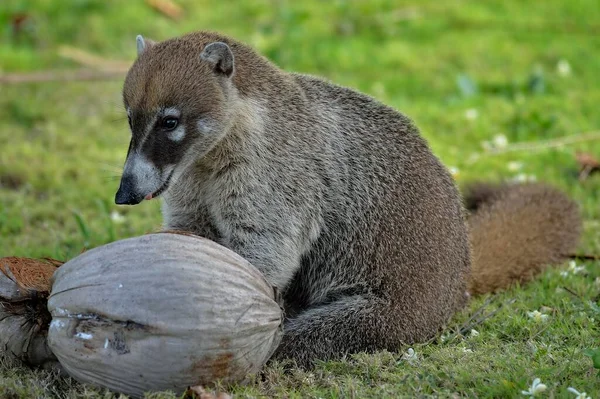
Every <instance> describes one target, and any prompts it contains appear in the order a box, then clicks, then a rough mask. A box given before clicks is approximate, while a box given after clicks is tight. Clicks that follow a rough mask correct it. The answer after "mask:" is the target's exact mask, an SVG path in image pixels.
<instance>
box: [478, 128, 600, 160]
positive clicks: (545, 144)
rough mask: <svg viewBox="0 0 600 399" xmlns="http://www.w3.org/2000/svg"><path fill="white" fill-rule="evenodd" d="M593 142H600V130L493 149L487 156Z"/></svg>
mask: <svg viewBox="0 0 600 399" xmlns="http://www.w3.org/2000/svg"><path fill="white" fill-rule="evenodd" d="M592 140H600V130H597V131H591V132H586V133H580V134H574V135H571V136H565V137H559V138H556V139H551V140H545V141H528V142H524V143H516V144H511V145H508V146H506V147H504V148H501V149H492V150H490V151H489V152H487V153H486V154H485V155H500V154H506V153H508V152H517V151H540V150H545V149H548V148H557V147H563V146H566V145H569V144H575V143H581V142H584V141H592Z"/></svg>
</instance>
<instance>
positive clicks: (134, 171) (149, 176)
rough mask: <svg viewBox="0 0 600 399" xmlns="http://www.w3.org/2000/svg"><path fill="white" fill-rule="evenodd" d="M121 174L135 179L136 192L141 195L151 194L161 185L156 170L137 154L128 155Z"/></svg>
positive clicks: (158, 172)
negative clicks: (129, 175)
mask: <svg viewBox="0 0 600 399" xmlns="http://www.w3.org/2000/svg"><path fill="white" fill-rule="evenodd" d="M123 173H124V174H131V175H133V176H134V177H135V185H136V191H137V192H138V193H141V194H143V195H148V194H152V193H153V192H155V191H156V190H158V189H159V188H160V186H161V184H162V181H161V179H160V171H159V170H158V168H157V167H156V166H154V164H153V163H152V162H150V161H149V160H148V159H147V158H146V157H145V156H143V155H141V154H138V153H137V152H134V153H131V154H129V157H128V158H127V161H126V162H125V169H124V171H123Z"/></svg>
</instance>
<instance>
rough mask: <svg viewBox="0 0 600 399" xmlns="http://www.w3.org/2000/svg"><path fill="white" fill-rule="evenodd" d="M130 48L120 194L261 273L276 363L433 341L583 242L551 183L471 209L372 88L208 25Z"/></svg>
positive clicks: (491, 197)
mask: <svg viewBox="0 0 600 399" xmlns="http://www.w3.org/2000/svg"><path fill="white" fill-rule="evenodd" d="M137 50H138V58H137V60H136V61H135V62H134V64H133V66H132V67H131V69H130V70H129V72H128V74H127V77H126V79H125V83H124V87H123V101H124V105H125V109H126V111H127V116H128V117H129V125H130V128H131V132H132V138H131V142H130V145H129V150H128V152H127V159H126V162H125V166H124V172H123V175H122V179H121V183H120V187H119V190H118V192H117V194H116V198H115V201H116V203H117V204H137V203H139V202H141V201H142V200H144V199H147V200H148V199H152V198H156V197H158V196H159V195H162V197H163V199H164V201H163V207H162V213H163V218H164V225H165V228H168V229H179V230H186V231H190V232H193V233H196V234H199V235H202V236H205V237H207V238H210V239H212V240H214V241H217V242H219V243H220V244H222V245H224V246H226V247H228V248H230V249H232V250H234V251H235V252H237V253H239V254H241V255H242V256H243V257H245V258H246V259H247V260H249V261H250V262H251V263H252V264H253V265H254V266H256V267H257V268H258V269H259V270H261V271H262V272H263V273H264V275H265V276H266V278H267V279H268V280H269V281H270V282H271V283H272V284H273V285H274V286H275V287H277V288H278V289H279V290H280V292H282V293H283V298H284V306H285V312H286V323H285V333H284V337H283V341H282V343H281V345H280V346H279V347H278V349H277V350H276V352H275V354H274V359H286V358H291V359H293V360H294V361H295V362H296V364H297V365H298V366H300V367H305V368H308V367H311V365H312V362H313V360H315V359H320V360H328V359H336V358H340V357H341V356H343V355H345V354H348V353H355V352H360V351H367V352H372V351H376V350H382V349H387V350H390V351H394V350H398V349H399V348H400V347H401V345H402V344H410V343H414V342H422V341H425V340H428V339H430V338H432V337H433V336H434V335H435V334H436V333H437V332H438V331H439V330H440V327H442V326H443V325H444V323H446V322H447V321H448V320H449V318H450V317H451V316H452V315H453V314H454V313H455V312H456V311H457V310H458V309H460V308H461V307H462V306H463V305H464V304H465V302H466V300H467V298H468V292H470V293H474V294H477V293H483V292H488V291H492V290H497V289H501V288H504V287H506V286H507V285H509V284H510V283H512V282H514V281H526V280H527V279H529V278H531V277H532V276H533V274H535V273H536V272H538V271H539V270H541V269H542V268H543V267H544V266H545V265H547V264H548V263H551V262H558V261H560V260H561V259H563V257H564V255H565V254H567V253H569V251H571V250H572V249H573V248H574V247H575V246H576V244H577V241H578V238H579V234H580V226H581V222H580V219H579V214H578V209H577V206H576V205H575V204H574V203H573V202H572V201H571V200H569V199H568V198H567V197H566V196H564V195H563V194H562V193H560V192H558V191H556V190H554V189H552V188H550V187H547V186H544V185H538V184H533V185H499V186H493V185H478V186H475V187H473V188H472V189H471V194H468V195H467V196H466V205H467V208H468V209H470V212H471V213H470V215H469V216H466V215H465V208H464V206H463V203H462V200H461V195H460V194H459V192H458V190H457V188H456V187H455V183H454V181H453V179H452V178H451V176H450V174H449V173H448V171H447V170H446V168H445V167H444V166H442V164H441V163H440V161H439V160H438V159H437V158H436V157H435V156H434V155H433V154H432V152H431V150H430V149H429V147H428V145H427V143H426V141H425V140H424V139H423V138H422V137H421V136H420V134H419V131H418V130H417V128H416V127H415V125H414V124H413V123H412V122H411V120H410V119H409V118H407V117H406V116H404V115H403V114H401V113H399V112H397V111H396V110H394V109H392V108H390V107H387V106H385V105H383V104H381V103H379V102H378V101H376V100H374V99H372V98H371V97H368V96H366V95H364V94H361V93H358V92H356V91H354V90H351V89H348V88H345V87H340V86H337V85H335V84H332V83H329V82H327V81H324V80H322V79H319V78H316V77H312V76H307V75H302V74H296V73H287V72H284V71H281V70H280V69H278V68H277V67H276V66H275V65H273V64H272V63H271V62H269V61H268V60H267V59H265V58H263V57H262V56H260V55H259V54H257V53H256V52H255V51H254V50H252V49H251V48H250V47H248V46H246V45H244V44H242V43H240V42H238V41H235V40H233V39H231V38H229V37H226V36H223V35H221V34H218V33H213V32H196V33H191V34H187V35H184V36H182V37H178V38H174V39H170V40H166V41H164V42H159V43H154V42H152V41H149V40H144V39H143V38H142V37H141V36H138V37H137ZM467 219H468V222H467ZM468 226H469V227H468ZM469 228H470V231H471V234H469ZM471 247H472V248H471Z"/></svg>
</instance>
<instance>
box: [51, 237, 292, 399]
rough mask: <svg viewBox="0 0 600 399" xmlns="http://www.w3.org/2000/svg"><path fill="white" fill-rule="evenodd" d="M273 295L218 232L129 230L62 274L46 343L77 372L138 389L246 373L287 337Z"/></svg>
mask: <svg viewBox="0 0 600 399" xmlns="http://www.w3.org/2000/svg"><path fill="white" fill-rule="evenodd" d="M275 296H276V295H275V293H274V290H273V288H272V287H271V285H269V284H268V283H267V281H266V280H265V278H264V277H263V275H262V274H261V273H260V272H259V271H258V270H257V269H255V268H254V267H253V266H252V265H251V264H250V263H248V262H247V261H246V260H244V259H243V258H242V257H241V256H239V255H237V254H236V253H234V252H232V251H230V250H228V249H226V248H225V247H222V246H220V245H218V244H216V243H214V242H212V241H210V240H207V239H204V238H199V237H195V236H189V235H181V234H172V233H162V234H150V235H145V236H141V237H136V238H130V239H126V240H121V241H116V242H113V243H111V244H108V245H105V246H102V247H98V248H95V249H92V250H90V251H88V252H85V253H84V254H82V255H80V256H78V257H76V258H74V259H72V260H71V261H69V262H67V263H65V264H64V265H63V266H61V267H60V269H59V270H58V271H57V272H56V273H55V276H54V285H53V287H52V292H51V295H50V298H49V301H48V309H49V310H50V312H51V314H52V322H51V324H50V330H49V334H48V342H49V345H50V347H51V349H52V351H53V352H54V354H55V355H56V356H57V357H58V359H59V361H60V363H61V365H62V366H63V367H64V368H65V369H66V370H67V372H68V373H69V374H70V375H72V376H73V377H75V378H76V379H78V380H80V381H83V382H87V383H93V384H97V385H100V386H104V387H107V388H109V389H111V390H113V391H118V392H123V393H127V394H130V395H133V396H141V395H142V394H143V393H144V392H147V391H155V390H173V391H175V392H177V393H181V392H184V391H185V389H186V388H187V387H189V386H193V385H205V384H210V383H213V382H215V381H217V380H221V381H223V382H239V381H242V380H244V379H245V378H246V377H247V376H248V375H251V374H253V373H256V372H257V371H259V370H260V369H261V367H262V366H263V365H264V363H265V362H266V361H267V360H268V358H269V357H270V355H271V354H272V352H273V351H274V350H275V348H276V347H277V345H278V344H279V341H280V339H281V333H282V322H283V315H282V311H281V308H280V305H279V303H278V301H277V300H276V298H275Z"/></svg>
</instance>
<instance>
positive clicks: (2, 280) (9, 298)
mask: <svg viewBox="0 0 600 399" xmlns="http://www.w3.org/2000/svg"><path fill="white" fill-rule="evenodd" d="M61 263H62V262H59V261H55V260H50V259H49V260H39V259H30V258H19V257H6V258H0V355H1V356H2V357H4V358H6V359H9V360H17V361H20V362H23V363H24V364H27V365H30V366H41V367H44V368H57V367H58V361H57V360H56V357H55V356H54V355H53V354H52V352H51V351H50V349H49V348H48V345H47V343H46V337H47V333H48V326H49V324H50V313H49V312H48V310H47V308H46V303H47V300H48V295H49V294H50V287H51V278H52V275H53V273H54V271H55V270H56V268H57V267H58V266H59V265H60V264H61Z"/></svg>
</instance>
